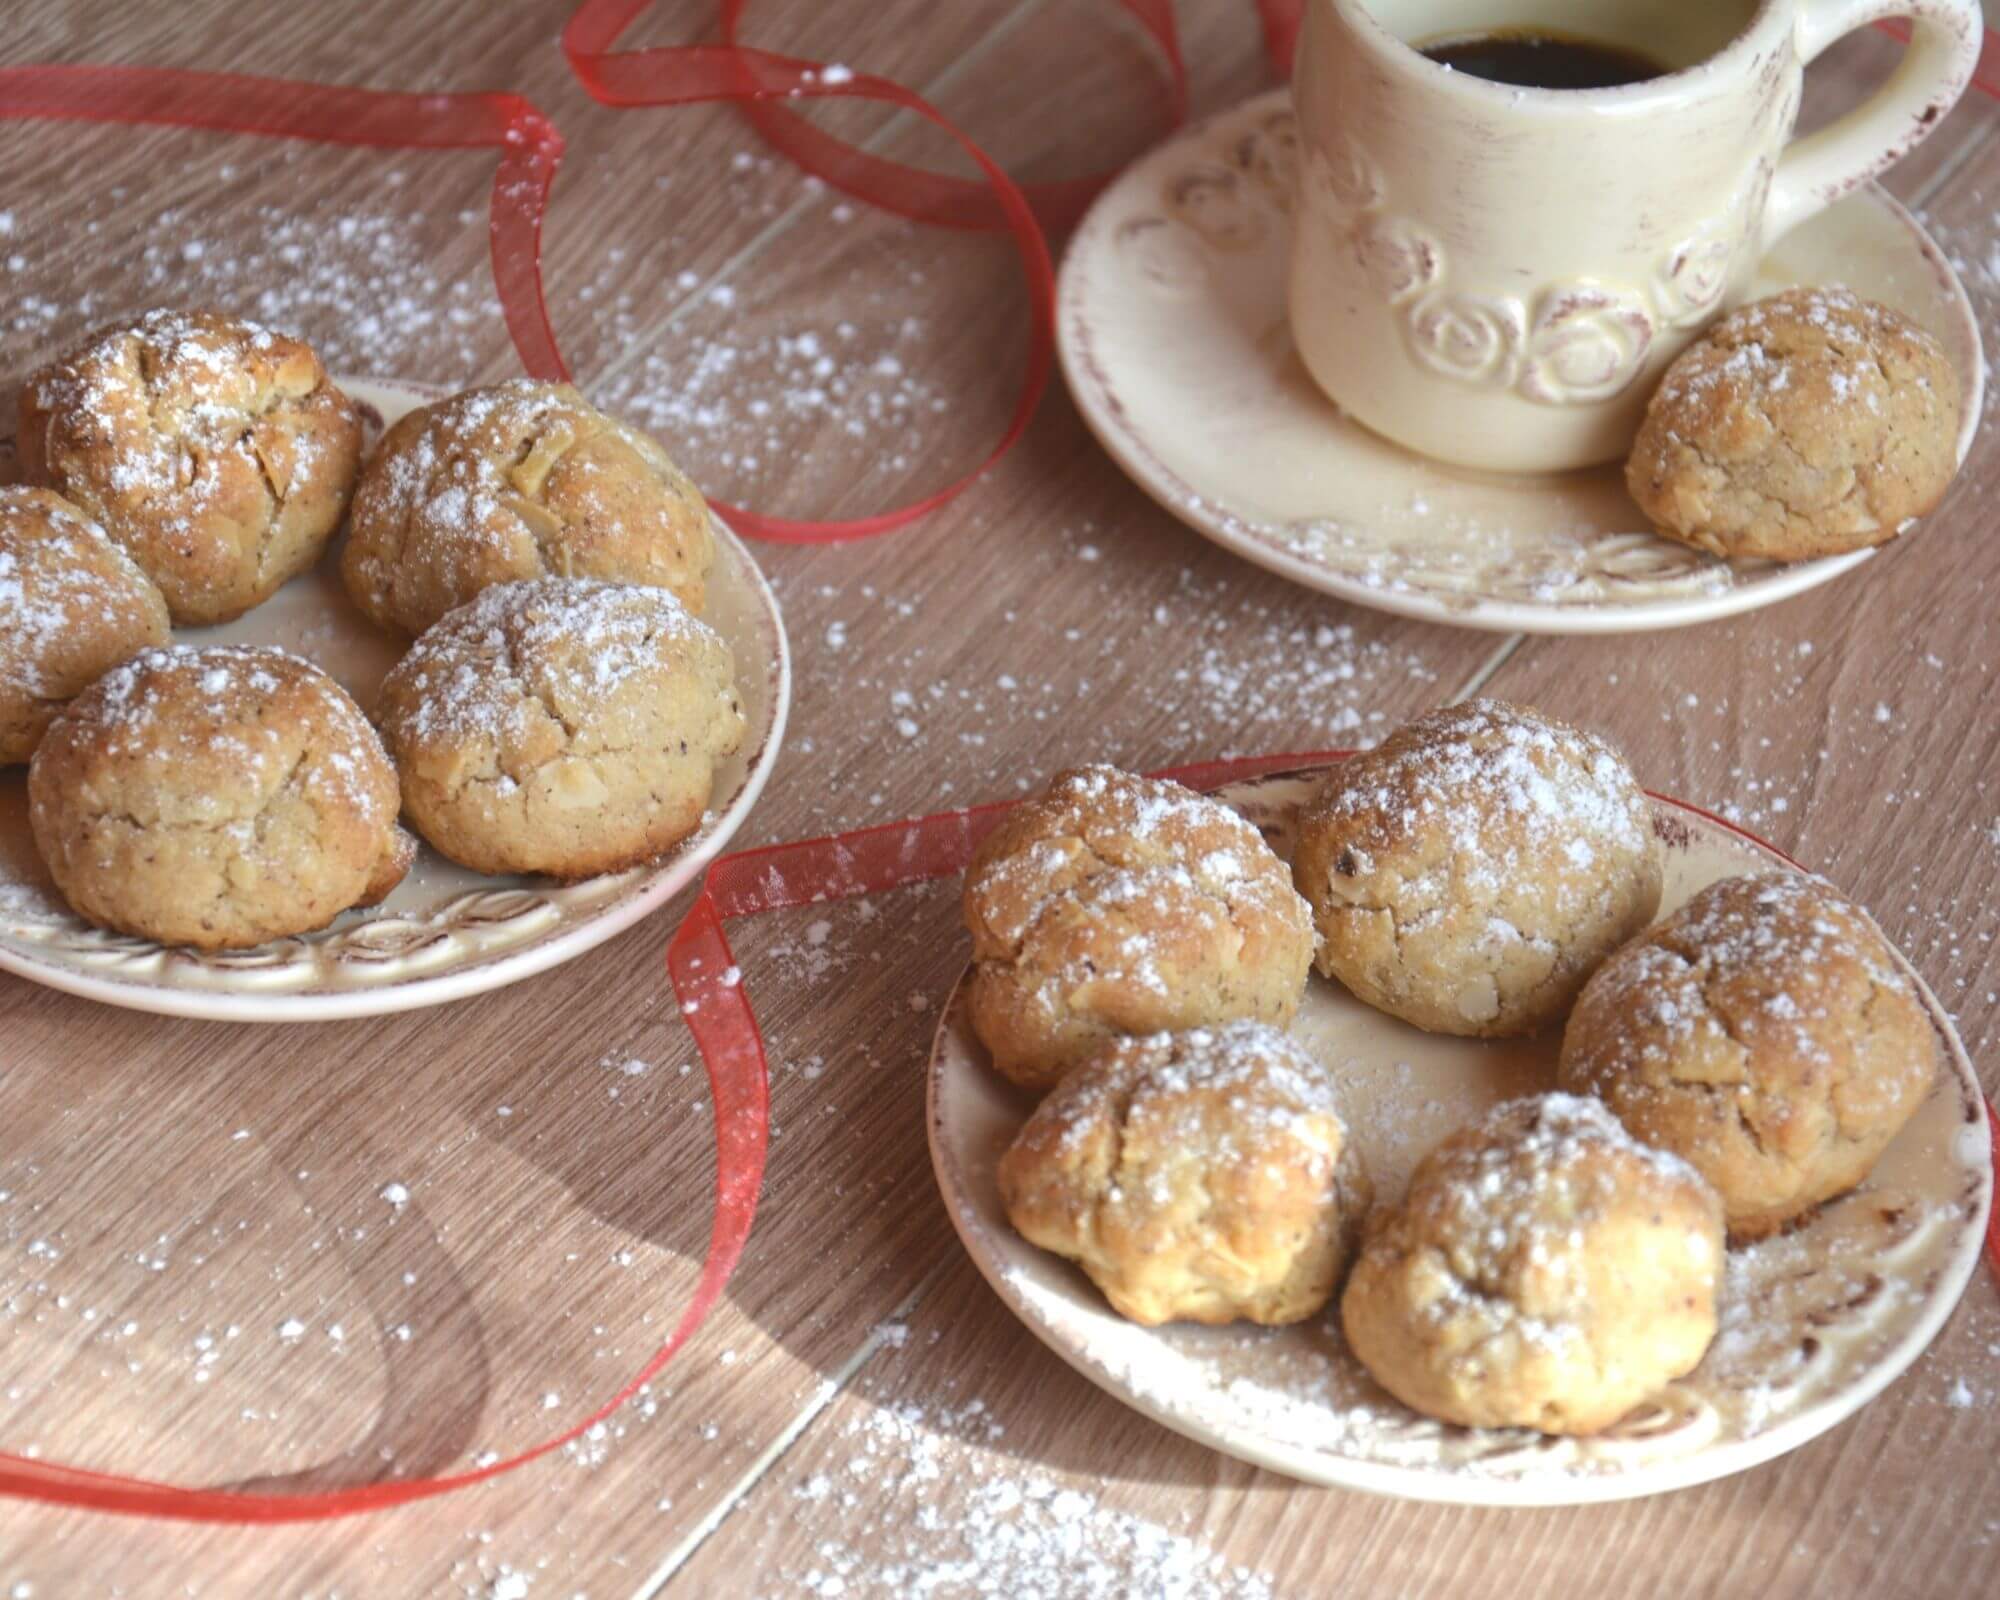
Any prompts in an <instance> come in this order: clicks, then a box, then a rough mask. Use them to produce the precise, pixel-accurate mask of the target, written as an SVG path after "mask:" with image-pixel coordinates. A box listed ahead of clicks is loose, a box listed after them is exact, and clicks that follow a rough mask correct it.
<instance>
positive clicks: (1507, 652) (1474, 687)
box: [1444, 633, 1528, 706]
mask: <svg viewBox="0 0 2000 1600" xmlns="http://www.w3.org/2000/svg"><path fill="white" fill-rule="evenodd" d="M1527 642H1528V636H1527V635H1526V634H1525V633H1510V634H1508V635H1507V637H1506V638H1504V639H1503V640H1501V641H1500V647H1499V648H1498V649H1497V650H1495V651H1494V652H1493V654H1492V655H1490V656H1488V657H1487V658H1486V659H1485V660H1484V661H1482V662H1481V663H1480V664H1479V665H1478V666H1477V667H1475V668H1473V670H1472V676H1471V677H1469V678H1467V679H1466V680H1465V682H1464V683H1462V684H1460V685H1459V686H1458V687H1457V688H1456V689H1454V690H1453V691H1452V693H1451V695H1450V697H1449V698H1447V699H1446V700H1445V702H1444V703H1445V704H1446V705H1448V706H1455V705H1457V704H1458V703H1459V702H1460V701H1461V700H1470V699H1471V698H1472V697H1473V696H1474V695H1476V694H1477V693H1479V691H1480V690H1481V689H1483V688H1485V687H1486V685H1487V684H1488V683H1490V682H1491V681H1492V679H1493V675H1494V674H1495V673H1496V672H1498V671H1499V670H1500V669H1501V668H1502V667H1504V666H1506V665H1507V663H1508V662H1509V661H1512V660H1513V659H1514V652H1515V651H1516V650H1519V649H1520V648H1521V646H1522V645H1524V644H1526V643H1527Z"/></svg>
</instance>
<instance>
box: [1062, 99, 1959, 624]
mask: <svg viewBox="0 0 2000 1600" xmlns="http://www.w3.org/2000/svg"><path fill="white" fill-rule="evenodd" d="M1290 95H1291V91H1290V90H1289V89H1282V88H1280V89H1269V90H1265V91H1263V92H1261V93H1259V94H1257V95H1254V96H1252V97H1251V98H1249V99H1247V100H1244V101H1241V102H1239V103H1238V104H1236V105H1235V106H1233V107H1229V108H1227V109H1225V110H1223V111H1219V112H1217V113H1215V114H1213V115H1211V116H1208V117H1205V118H1203V119H1202V120H1201V121H1199V122H1196V123H1192V124H1190V125H1188V126H1187V127H1184V128H1182V129H1180V130H1178V131H1177V132H1175V133H1174V134H1173V135H1172V136H1170V137H1169V138H1167V139H1165V140H1163V141H1162V142H1161V143H1160V144H1158V145H1156V146H1154V147H1153V149H1151V150H1149V151H1147V152H1146V153H1145V154H1144V155H1142V156H1140V157H1139V158H1138V159H1137V160H1135V161H1134V162H1132V164H1131V165H1129V166H1128V167H1127V168H1126V169H1125V170H1124V171H1123V172H1122V173H1120V174H1119V176H1118V177H1117V178H1115V179H1114V180H1113V181H1112V182H1111V184H1110V185H1109V186H1108V187H1107V188H1106V189H1105V190H1104V192H1103V193H1102V194H1100V195H1099V196H1098V198H1097V200H1096V201H1095V202H1094V203H1093V204H1092V206H1091V208H1090V210H1089V211H1088V212H1087V213H1086V214H1085V216H1084V219H1083V221H1082V222H1081V223H1080V224H1079V225H1078V226H1077V229H1076V232H1075V234H1074V235H1073V236H1072V238H1071V240H1070V242H1069V246H1068V248H1067V249H1066V250H1065V251H1064V253H1063V260H1062V267H1061V271H1060V273H1059V275H1058V278H1057V285H1056V353H1057V357H1058V360H1059V361H1060V363H1061V365H1062V371H1063V377H1064V380H1065V381H1066V383H1067V384H1068V387H1069V391H1070V395H1071V397H1072V399H1073V400H1074V401H1075V403H1076V408H1077V411H1078V412H1079V414H1080V415H1081V416H1082V417H1083V420H1084V423H1085V425H1086V426H1087V427H1088V428H1089V429H1090V431H1091V433H1092V434H1093V435H1094V436H1095V437H1096V439H1097V441H1098V443H1099V444H1100V445H1102V446H1103V447H1104V449H1105V451H1106V453H1107V454H1109V455H1110V456H1111V458H1112V459H1113V460H1114V461H1115V462H1116V463H1117V464H1118V466H1119V468H1120V470H1121V471H1123V472H1124V473H1125V475H1126V476H1127V477H1129V478H1130V479H1131V480H1132V481H1133V483H1134V484H1136V485H1137V486H1138V487H1139V488H1140V489H1141V490H1142V491H1143V492H1144V493H1145V494H1146V495H1147V497H1148V498H1149V499H1151V500H1152V501H1153V502H1154V503H1155V504H1157V505H1158V506H1159V507H1160V508H1161V509H1162V510H1164V511H1166V512H1167V513H1169V514H1170V515H1171V516H1173V517H1174V518H1175V519H1176V520H1177V521H1179V522H1181V523H1183V524H1185V525H1186V526H1187V527H1189V528H1192V529H1193V530H1194V531H1195V532H1196V533H1198V534H1200V535H1201V536H1202V537H1204V538H1206V539H1209V540H1210V541H1212V542H1213V543H1215V544H1218V545H1220V546H1222V547H1223V548H1224V549H1226V550H1229V551H1231V552H1232V553H1234V554H1236V555H1238V556H1241V557H1243V558H1244V559H1245V560H1247V561H1250V562H1252V563H1254V564H1255V565H1257V566H1260V567H1263V568H1265V569H1266V570H1267V571H1270V572H1275V573H1277V574H1278V575H1279V576H1280V577H1283V578H1288V579H1290V580H1291V581H1292V582H1294V583H1298V584H1300V585H1302V586H1304V587H1305V588H1308V589H1313V590H1316V591H1318V592H1320V593H1322V594H1328V595H1333V596H1335V597H1337V598H1339V599H1342V600H1347V601H1350V602H1352V603H1353V604H1355V605H1360V606H1366V607H1368V608H1369V609H1370V610H1375V611H1384V612H1388V613H1391V614H1393V615H1396V616H1404V617H1411V618H1414V619H1416V620H1418V621H1423V622H1437V623H1444V624H1446V625H1449V626H1453V627H1460V628H1468V629H1472V630H1475V631H1481V632H1494V633H1531V634H1548V635H1563V634H1569V635H1602V634H1618V633H1635V632H1645V631H1652V630H1656V629H1666V628H1679V627H1689V626H1693V625H1694V624H1697V623H1702V622H1712V621H1720V620H1721V619H1723V618H1726V617H1732V616H1739V615H1741V614H1743V613H1744V612H1747V611H1754V610H1758V609H1761V608H1762V607H1764V606H1768V605H1775V604H1777V603H1778V602H1780V601H1782V600H1788V599H1791V598H1792V597H1793V596H1795V595H1799V594H1803V593H1805V592H1806V591H1807V590H1809V589H1814V588H1817V587H1819V585H1821V584H1823V583H1826V582H1828V581H1830V580H1831V579H1833V578H1836V577H1838V576H1840V575H1841V574H1842V573H1844V572H1847V571H1849V570H1851V569H1852V568H1854V567H1856V566H1858V565H1860V564H1861V563H1862V562H1864V561H1866V560H1868V559H1869V557H1871V556H1873V555H1875V554H1876V553H1877V551H1878V550H1879V549H1880V548H1881V547H1880V546H1876V547H1871V548H1868V549H1864V550H1854V551H1849V552H1848V553H1846V554H1845V555H1837V556H1825V557H1821V558H1819V559H1817V560H1813V561H1801V562H1795V563H1792V564H1790V565H1784V566H1772V567H1770V568H1768V569H1767V570H1765V571H1763V572H1760V573H1759V574H1758V575H1757V576H1756V577H1755V578H1754V579H1753V580H1752V581H1749V582H1745V583H1740V584H1733V585H1732V586H1731V587H1729V588H1727V589H1724V590H1721V591H1719V592H1716V593H1709V594H1701V595H1693V596H1687V597H1679V598H1664V599H1650V600H1636V601H1631V602H1628V603H1622V604H1621V603H1611V602H1605V601H1592V602H1587V603H1583V604H1573V605H1562V604H1554V603H1550V604H1536V603H1534V602H1530V601H1521V600H1507V599H1497V598H1491V597H1488V596H1484V595H1477V594H1475V595H1472V596H1469V597H1465V598H1463V599H1462V600H1461V601H1460V603H1457V604H1453V603H1450V602H1448V601H1446V600H1444V599H1441V598H1439V597H1438V596H1436V595H1434V594H1430V593H1426V592H1423V591H1399V590H1396V589H1392V588H1389V587H1387V586H1382V585H1376V584H1370V583H1367V582H1364V581H1362V580H1360V579H1357V578H1354V577H1350V576H1348V575H1346V574H1344V573H1341V572H1339V571H1336V570H1334V569H1332V568H1329V567H1325V566H1321V565H1319V564H1317V563H1314V562H1312V561H1308V560H1305V559H1302V558H1301V557H1300V556H1299V555H1297V554H1296V553H1295V552H1294V551H1293V550H1292V549H1291V548H1290V546H1289V545H1288V544H1287V543H1286V542H1285V541H1284V540H1283V539H1282V538H1280V537H1279V536H1277V535H1276V534H1275V533H1273V532H1270V531H1268V530H1267V529H1266V528H1264V527H1261V526H1259V525H1258V524H1254V523H1251V522H1247V521H1245V520H1243V519H1241V518H1236V517H1232V516H1227V515H1217V514H1216V513H1215V510H1214V508H1213V506H1212V505H1211V503H1210V502H1209V501H1208V500H1207V499H1206V498H1205V497H1204V496H1203V495H1201V494H1200V493H1199V492H1197V491H1196V489H1195V488H1194V486H1193V485H1192V484H1190V483H1188V482H1187V481H1186V480H1185V479H1184V478H1182V477H1181V475H1180V474H1179V473H1178V472H1177V471H1176V470H1175V469H1174V468H1173V467H1171V466H1170V465H1168V464H1167V462H1166V461H1164V460H1163V459H1161V458H1160V457H1159V456H1157V455H1155V454H1154V453H1153V451H1152V449H1151V447H1150V446H1149V445H1148V444H1147V442H1146V441H1145V440H1144V439H1143V438H1141V437H1140V436H1139V434H1138V433H1137V431H1136V430H1135V429H1134V428H1133V427H1132V425H1131V422H1130V418H1129V415H1128V413H1127V411H1126V409H1125V406H1124V404H1123V402H1122V401H1121V400H1120V399H1119V397H1118V395H1117V393H1116V391H1115V389H1114V387H1113V385H1112V383H1111V380H1110V378H1109V376H1108V375H1107V373H1106V372H1105V371H1104V369H1103V367H1102V366H1101V365H1100V364H1099V361H1098V358H1097V354H1096V347H1095V340H1094V335H1093V329H1092V327H1091V323H1090V320H1089V318H1088V317H1087V315H1086V314H1085V300H1086V297H1087V295H1088V293H1089V283H1088V274H1089V271H1090V269H1091V267H1092V266H1093V264H1094V262H1095V261H1096V260H1097V259H1100V258H1101V257H1102V256H1103V255H1104V253H1105V252H1106V250H1107V248H1108V245H1109V243H1110V241H1109V238H1108V234H1107V230H1108V229H1109V227H1110V218H1111V216H1112V213H1113V212H1114V211H1115V210H1116V209H1117V208H1118V207H1119V205H1120V204H1121V203H1122V201H1123V199H1124V197H1125V196H1126V194H1127V193H1128V191H1129V189H1130V188H1131V187H1132V186H1134V185H1136V184H1139V183H1143V182H1147V181H1149V180H1150V179H1151V176H1152V170H1153V164H1154V163H1155V162H1156V161H1158V160H1159V159H1160V158H1162V157H1164V156H1165V155H1166V154H1167V153H1168V152H1169V151H1172V150H1176V149H1180V148H1182V147H1183V146H1192V145H1196V144H1199V143H1200V142H1201V141H1203V140H1204V139H1207V138H1209V137H1211V136H1212V135H1213V134H1214V132H1215V130H1216V129H1217V128H1218V127H1220V126H1222V125H1223V124H1225V123H1229V122H1232V121H1234V120H1235V119H1237V118H1239V117H1245V118H1247V117H1252V116H1261V115H1265V114H1268V113H1269V112H1270V111H1272V110H1276V109H1279V108H1280V107H1282V106H1284V105H1288V104H1289V102H1290ZM1867 205H1872V206H1874V207H1875V208H1876V209H1878V210H1880V211H1882V212H1884V213H1886V214H1887V216H1888V217H1889V219H1890V220H1891V221H1892V222H1894V223H1896V224H1897V225H1898V226H1899V227H1900V228H1901V229H1902V230H1903V231H1904V232H1905V233H1906V234H1908V235H1909V237H1910V239H1911V240H1912V241H1913V243H1914V244H1915V247H1916V251H1917V254H1918V255H1919V256H1921V257H1922V259H1923V260H1924V262H1925V264H1926V265H1927V266H1928V267H1929V268H1930V271H1931V274H1932V276H1933V278H1934V279H1935V281H1936V283H1937V284H1938V286H1939V289H1940V291H1941V299H1942V302H1943V303H1946V304H1948V306H1949V308H1950V310H1951V313H1952V322H1953V334H1954V343H1955V344H1956V345H1957V346H1958V349H1959V350H1960V351H1962V352H1969V353H1970V355H1971V356H1972V360H1971V361H1970V362H1969V363H1967V366H1968V367H1969V370H1968V371H1967V372H1964V373H1961V381H1962V384H1963V399H1964V407H1963V413H1962V417H1961V422H1960V426H1959V437H1958V443H1957V452H1958V460H1959V462H1960V463H1961V464H1963V462H1964V461H1965V459H1966V456H1967V454H1968V453H1969V452H1970V450H1971V447H1972V443H1973V440H1974V438H1975V437H1976V435H1977V433H1978V429H1979V424H1980V420H1981V417H1982V416H1983V411H1984V396H1985V389H1986V380H1987V362H1986V354H1985V348H1984V345H1983V343H1982V341H1981V338H1980V333H1979V322H1978V317H1977V314H1976V313H1975V312H1974V310H1973V307H1972V304H1971V301H1970V299H1969V298H1968V296H1967V294H1966V290H1965V285H1964V283H1963V281H1962V280H1961V279H1960V277H1959V275H1958V273H1957V271H1956V269H1955V268H1953V266H1952V264H1951V262H1950V260H1949V258H1948V257H1946V255H1945V254H1944V252H1943V251H1942V250H1941V249H1940V248H1939V247H1938V244H1937V242H1936V240H1934V239H1932V238H1931V236H1930V234H1929V233H1928V232H1927V231H1926V230H1925V228H1924V226H1923V224H1922V223H1920V222H1919V221H1918V220H1917V219H1916V218H1915V217H1914V216H1913V215H1912V214H1911V213H1910V212H1909V210H1908V209H1906V208H1905V207H1904V206H1903V205H1902V204H1901V203H1900V202H1899V201H1898V200H1897V199H1896V198H1895V197H1894V196H1893V195H1891V194H1890V193H1889V192H1888V191H1887V190H1886V189H1884V188H1882V187H1881V185H1880V184H1878V183H1875V182H1874V181H1872V180H1871V181H1869V182H1867V183H1864V184H1862V185H1860V186H1859V187H1858V188H1856V189H1855V190H1853V191H1852V192H1850V193H1849V194H1847V195H1845V196H1843V197H1842V198H1841V199H1839V200H1837V201H1835V202H1834V204H1833V207H1832V208H1829V209H1833V208H1838V207H1859V206H1867ZM1437 470H1438V471H1440V472H1448V471H1449V470H1450V469H1448V468H1445V467H1442V466H1440V467H1439V468H1438V469H1437Z"/></svg>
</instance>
